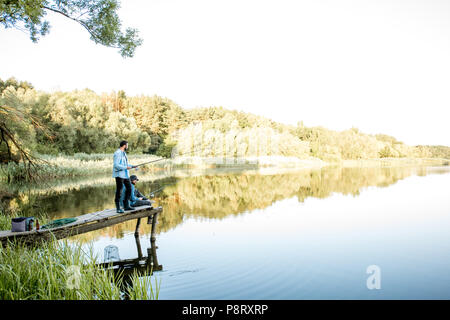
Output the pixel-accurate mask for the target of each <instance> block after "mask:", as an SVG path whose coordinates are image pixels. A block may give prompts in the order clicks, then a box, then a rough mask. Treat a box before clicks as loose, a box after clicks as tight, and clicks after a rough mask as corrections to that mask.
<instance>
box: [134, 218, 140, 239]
mask: <svg viewBox="0 0 450 320" xmlns="http://www.w3.org/2000/svg"><path fill="white" fill-rule="evenodd" d="M140 225H141V218H138V219H137V222H136V230H135V231H134V236H135V237H139V227H140Z"/></svg>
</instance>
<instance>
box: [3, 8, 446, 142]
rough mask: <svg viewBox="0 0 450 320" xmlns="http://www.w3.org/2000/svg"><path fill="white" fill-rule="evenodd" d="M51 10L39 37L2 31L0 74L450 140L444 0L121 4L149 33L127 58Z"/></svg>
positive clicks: (409, 138)
mask: <svg viewBox="0 0 450 320" xmlns="http://www.w3.org/2000/svg"><path fill="white" fill-rule="evenodd" d="M47 17H48V20H49V21H50V24H51V26H52V28H51V30H50V34H48V35H47V36H45V37H43V38H41V40H40V41H39V42H38V43H37V44H33V43H32V42H31V40H30V39H29V36H28V35H27V34H25V33H22V32H20V31H18V30H14V29H8V30H5V29H3V28H2V29H0V30H1V31H0V78H2V79H3V80H5V79H7V78H9V77H11V76H14V77H16V78H17V79H19V80H26V81H29V82H31V83H32V84H33V85H34V86H35V87H36V88H37V89H41V90H55V89H59V90H64V91H68V90H73V89H83V88H90V89H92V90H94V91H96V92H97V93H102V92H111V91H112V90H121V89H122V90H125V92H126V93H127V95H136V94H145V95H153V94H157V95H160V96H163V97H168V98H170V99H172V100H173V101H175V102H176V103H178V104H179V105H180V106H181V107H184V108H191V107H196V106H204V107H208V106H223V107H225V108H228V109H237V110H242V111H245V112H251V113H255V114H259V115H263V116H265V117H268V118H271V119H274V120H276V121H280V122H283V123H288V124H294V125H295V124H296V123H297V122H298V121H301V120H303V122H304V124H305V125H306V126H315V125H321V126H324V127H327V128H330V129H336V130H344V129H348V128H351V127H352V126H355V127H357V128H359V129H360V130H361V131H363V132H366V133H385V134H389V135H393V136H395V137H396V138H397V139H399V140H401V141H404V142H405V143H407V144H410V145H415V144H444V145H448V146H450V129H449V126H448V122H449V114H450V112H449V111H448V110H449V106H450V1H447V0H441V1H438V0H409V1H407V0H404V1H401V0H370V1H369V0H354V1H350V0H345V1H343V0H329V1H325V0H310V1H304V0H302V1H300V0H297V1H288V0H273V1H272V0H270V1H269V0H256V1H255V0H220V1H219V0H189V1H186V0H146V1H143V0H122V8H121V10H120V17H121V18H122V21H123V25H124V26H130V27H135V28H138V29H139V31H140V35H141V37H142V38H143V39H144V43H143V45H142V46H141V47H139V48H137V51H136V54H135V57H134V58H131V59H130V58H128V59H123V58H122V57H121V56H120V54H119V53H118V52H117V51H116V49H111V48H105V47H102V46H100V45H96V44H95V43H94V42H92V41H91V40H89V34H88V33H87V32H86V31H85V30H84V29H83V28H82V27H81V26H80V25H78V24H76V23H75V22H73V21H70V20H68V19H66V18H63V17H62V16H58V15H55V14H50V13H49V14H48V15H47Z"/></svg>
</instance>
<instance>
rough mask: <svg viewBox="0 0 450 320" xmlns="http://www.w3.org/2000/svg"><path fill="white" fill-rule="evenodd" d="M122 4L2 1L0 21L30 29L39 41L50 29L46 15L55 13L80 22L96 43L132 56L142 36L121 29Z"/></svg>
mask: <svg viewBox="0 0 450 320" xmlns="http://www.w3.org/2000/svg"><path fill="white" fill-rule="evenodd" d="M119 7H120V5H119V2H118V1H117V0H20V1H17V0H0V24H1V25H3V26H4V27H5V28H16V29H19V30H24V31H27V32H28V33H29V34H30V38H31V40H32V41H33V42H37V41H38V40H39V37H40V36H45V35H46V34H47V33H48V32H49V30H50V24H49V22H48V21H47V20H45V19H44V17H45V15H46V14H47V12H55V13H57V14H61V15H63V16H64V17H66V18H68V19H71V20H73V21H75V22H77V23H79V24H80V25H81V26H82V27H83V28H85V29H86V30H87V31H88V32H89V34H90V36H91V40H93V41H94V42H95V43H100V44H102V45H104V46H107V47H112V48H117V49H119V52H120V54H121V55H122V57H132V56H133V55H134V51H135V49H136V47H138V46H139V45H141V44H142V39H140V38H139V37H138V31H137V30H136V29H133V28H127V29H126V30H125V32H122V30H121V22H120V19H119V16H118V15H117V10H118V9H119Z"/></svg>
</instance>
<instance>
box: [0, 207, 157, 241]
mask: <svg viewBox="0 0 450 320" xmlns="http://www.w3.org/2000/svg"><path fill="white" fill-rule="evenodd" d="M161 212H162V207H157V208H153V207H152V206H140V207H135V208H134V210H132V211H125V212H124V213H117V212H116V209H107V210H103V211H98V212H94V213H88V214H84V215H81V216H78V217H75V218H77V220H76V221H74V222H72V223H69V224H66V225H63V226H60V227H55V228H51V229H40V230H32V231H24V232H11V231H10V230H7V231H0V241H1V243H2V245H3V246H5V245H7V243H8V242H9V241H19V242H23V243H25V244H28V245H29V244H34V243H37V242H39V241H51V240H59V239H63V238H67V237H71V236H75V235H77V234H82V233H86V232H90V231H94V230H99V229H102V228H106V227H109V226H112V225H115V224H118V223H121V222H124V221H128V220H133V219H136V220H137V223H136V230H135V235H136V236H138V235H139V226H140V224H141V219H142V218H146V217H147V218H148V222H149V223H151V224H152V229H151V240H155V224H156V221H157V218H158V214H159V213H161Z"/></svg>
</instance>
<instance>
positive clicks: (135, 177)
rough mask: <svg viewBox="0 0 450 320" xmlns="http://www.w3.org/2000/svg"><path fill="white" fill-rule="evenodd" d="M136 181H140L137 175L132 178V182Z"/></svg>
mask: <svg viewBox="0 0 450 320" xmlns="http://www.w3.org/2000/svg"><path fill="white" fill-rule="evenodd" d="M134 180H136V181H139V179H138V177H137V176H136V175H134V174H133V175H132V176H131V177H130V181H134Z"/></svg>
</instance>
